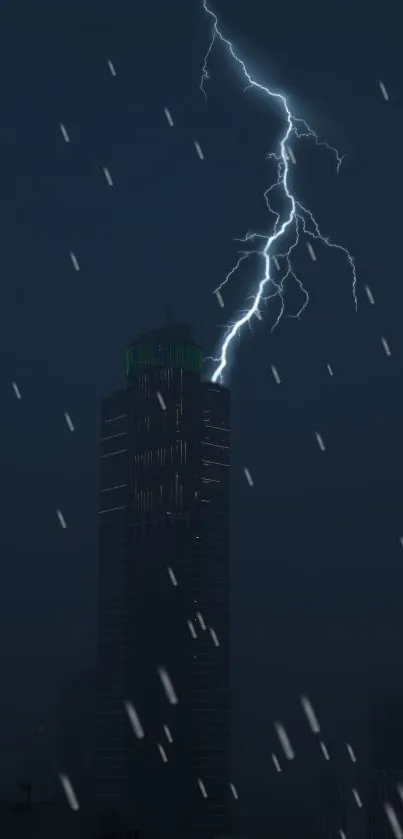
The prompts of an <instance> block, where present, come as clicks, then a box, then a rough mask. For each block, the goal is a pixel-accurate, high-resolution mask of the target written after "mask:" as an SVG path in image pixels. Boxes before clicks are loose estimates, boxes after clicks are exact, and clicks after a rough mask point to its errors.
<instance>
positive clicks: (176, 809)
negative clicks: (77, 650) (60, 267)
mask: <svg viewBox="0 0 403 839" xmlns="http://www.w3.org/2000/svg"><path fill="white" fill-rule="evenodd" d="M201 365H202V354H201V350H200V348H199V347H198V346H197V345H196V344H195V343H194V342H193V340H192V338H191V335H190V332H189V330H188V329H187V328H186V327H183V326H179V325H174V324H171V325H168V326H167V327H166V328H163V329H160V330H156V331H154V332H151V333H149V334H147V335H145V336H142V337H140V338H139V339H138V340H137V341H135V342H133V344H131V345H130V346H129V348H128V350H127V364H126V368H127V369H126V372H127V380H128V384H127V387H126V389H124V390H122V391H119V392H118V393H115V394H114V395H113V396H111V397H109V398H107V399H105V400H104V402H103V405H102V430H101V452H100V463H101V468H100V494H99V498H100V504H99V519H100V523H99V569H98V576H99V579H98V615H99V619H98V681H97V715H96V718H97V723H96V765H95V778H96V796H97V798H98V802H99V805H100V806H103V807H110V808H121V807H124V808H127V809H128V810H130V812H131V817H132V819H133V820H134V821H135V822H136V827H138V828H140V830H143V831H144V835H150V836H151V835H153V836H159V835H161V836H162V835H164V836H172V837H174V836H175V839H181V837H183V839H185V837H186V839H190V837H192V836H195V837H196V836H197V837H213V836H216V835H224V834H227V833H228V832H229V810H230V801H229V799H230V795H231V792H230V786H229V784H230V769H229V710H230V709H229V622H230V621H229V588H230V587H229V551H230V546H229V538H230V537H229V491H230V490H229V485H230V475H229V472H230V470H229V466H230V451H231V449H230V398H229V391H228V390H227V389H226V388H223V387H221V386H220V385H217V384H211V383H208V382H202V381H201ZM160 667H163V668H164V669H165V670H166V671H167V673H168V674H169V677H170V679H171V682H172V684H173V686H174V690H175V693H176V695H177V697H178V703H177V704H170V702H169V701H168V698H167V695H166V693H165V692H164V689H163V685H162V684H161V681H160V679H159V676H158V668H160ZM127 701H129V702H131V703H132V704H133V706H134V708H135V710H136V713H137V715H138V718H139V720H140V723H141V726H142V729H143V731H144V737H141V738H139V737H136V736H135V733H134V732H133V730H132V729H131V728H130V723H129V719H128V715H127V713H126V710H125V704H124V703H125V702H127Z"/></svg>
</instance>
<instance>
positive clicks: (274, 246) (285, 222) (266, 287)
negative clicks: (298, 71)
mask: <svg viewBox="0 0 403 839" xmlns="http://www.w3.org/2000/svg"><path fill="white" fill-rule="evenodd" d="M202 7H203V9H204V11H205V12H206V14H207V15H208V16H209V17H210V18H211V20H212V24H213V31H212V37H211V41H210V43H209V46H208V49H207V52H206V55H205V57H204V63H203V68H202V73H201V80H200V90H201V92H202V93H203V95H204V97H205V99H206V101H207V95H206V90H205V84H206V82H207V81H209V79H210V74H209V58H210V54H211V51H212V49H213V47H214V45H215V43H216V42H217V41H220V42H221V44H223V46H224V47H225V48H226V50H227V51H228V52H229V54H230V56H231V58H232V59H233V60H234V61H235V62H236V64H238V65H239V67H240V68H241V70H242V74H243V76H244V78H245V80H246V82H247V85H246V88H245V90H247V89H248V88H255V89H257V90H260V91H261V92H262V93H264V94H265V95H266V96H268V97H269V98H270V99H273V100H274V101H275V102H277V103H278V104H279V105H280V107H281V108H282V110H283V112H284V116H285V131H284V134H283V136H282V139H281V140H280V142H279V146H278V150H277V151H275V152H271V153H270V154H268V155H267V158H268V159H270V160H273V161H275V163H276V166H277V177H276V178H275V180H274V182H273V183H272V184H271V186H269V187H268V189H266V191H265V192H264V199H265V202H266V206H267V209H268V210H269V212H270V214H271V215H273V216H274V217H275V219H274V224H273V227H272V232H271V233H270V235H262V234H261V233H247V234H246V236H245V237H244V238H243V239H241V240H240V241H241V242H244V243H248V245H250V244H251V243H255V245H256V246H255V247H253V248H251V249H249V250H244V251H241V252H240V256H239V258H238V260H237V262H236V264H235V265H234V266H233V267H232V268H231V270H230V271H229V272H228V274H227V276H226V277H225V279H224V280H223V282H222V283H221V284H220V285H219V286H218V287H217V288H216V289H215V293H217V292H219V291H220V290H221V289H222V288H223V286H225V285H226V284H227V283H228V282H229V281H230V279H231V278H232V277H233V275H234V274H235V273H236V272H237V271H238V269H239V267H240V266H241V264H242V263H243V262H244V261H245V260H247V259H248V258H250V257H251V256H253V255H257V256H258V257H259V258H260V260H261V261H262V262H263V267H262V275H261V279H260V281H259V283H258V286H257V290H256V291H255V292H254V294H253V295H252V297H251V298H250V300H251V305H250V307H249V308H248V309H246V311H245V312H244V313H243V314H242V315H241V317H240V318H239V319H238V320H237V321H235V323H233V324H231V325H230V326H229V327H228V329H227V331H226V333H225V335H224V338H223V342H222V345H221V349H220V356H219V358H214V359H211V360H212V361H214V363H215V364H216V365H217V366H216V368H215V370H214V372H213V374H212V377H211V381H212V382H216V381H220V382H222V381H223V371H224V369H225V367H226V366H227V361H228V351H229V348H230V346H231V343H232V341H233V340H234V338H236V337H238V338H239V336H240V332H241V330H242V327H244V326H245V325H246V324H248V325H250V323H251V319H252V318H253V316H256V317H258V318H260V309H259V306H260V305H261V304H262V303H265V302H266V301H267V300H270V299H271V298H273V297H277V298H279V300H280V311H279V314H278V317H277V319H276V321H275V323H274V325H273V327H272V330H273V329H275V328H276V326H278V324H279V323H280V321H281V319H282V317H283V315H284V311H285V303H284V291H285V282H286V280H287V279H289V278H291V279H293V280H294V281H295V282H296V283H297V285H298V286H299V288H300V291H301V294H302V298H303V301H302V304H301V307H300V309H299V311H298V312H297V313H296V314H294V315H289V317H294V318H298V317H299V316H300V315H301V314H302V312H303V311H304V309H305V308H306V306H307V305H308V302H309V294H308V292H307V291H306V289H305V288H304V285H303V283H302V281H301V280H300V279H299V278H298V277H297V276H296V274H295V273H294V271H293V269H292V266H291V255H292V253H293V251H294V250H295V249H296V248H297V247H298V245H299V244H300V241H301V237H302V236H303V237H304V238H305V241H306V240H308V241H309V240H310V239H316V240H318V241H320V242H321V243H322V244H324V245H326V246H327V247H328V248H333V249H335V250H338V251H340V252H342V253H343V254H344V256H345V257H346V259H347V261H348V263H349V267H350V270H351V275H352V295H353V300H354V305H355V308H356V309H357V305H358V304H357V293H356V285H357V273H356V267H355V262H354V259H353V257H352V256H351V254H350V252H349V251H348V250H347V248H345V247H344V246H343V245H339V244H336V243H335V242H332V241H331V240H330V239H329V237H327V236H324V235H323V233H322V232H321V230H320V228H319V225H318V223H317V221H316V219H315V217H314V215H313V214H312V212H311V211H310V210H309V209H308V208H307V207H305V206H304V205H303V204H301V202H300V201H298V200H297V198H296V197H295V195H293V193H292V192H291V191H290V187H289V159H290V155H289V153H288V151H287V144H288V142H289V140H290V139H291V138H292V137H295V138H297V139H298V140H300V139H302V138H306V139H309V140H313V141H314V143H315V144H316V145H317V146H323V147H325V148H326V149H328V151H330V152H331V153H332V154H333V156H334V158H335V161H336V164H337V172H339V169H340V166H341V164H342V162H343V157H341V156H340V154H339V152H338V151H337V149H335V148H333V146H330V145H329V144H328V143H327V142H324V141H321V140H320V139H319V137H318V136H317V134H316V132H315V131H313V129H312V128H310V126H309V125H308V123H307V122H305V120H304V119H300V118H298V117H295V116H294V115H293V114H292V112H291V110H290V107H289V105H288V102H287V98H286V97H285V96H284V95H283V94H281V93H278V92H277V91H273V90H271V89H270V88H269V87H266V86H265V85H264V84H261V83H260V82H258V81H256V80H255V79H253V78H252V76H251V75H250V73H249V71H248V69H247V67H246V65H245V62H244V61H243V60H242V59H241V58H240V57H239V56H238V55H237V53H236V52H235V49H234V47H233V45H232V43H231V41H229V40H228V38H225V37H224V35H223V33H222V31H221V29H220V24H219V20H218V17H217V15H216V14H215V12H213V11H212V10H211V9H210V7H209V6H208V3H207V0H202ZM275 190H280V191H281V192H282V195H283V198H284V199H285V201H284V203H285V205H286V206H287V210H286V211H285V213H284V214H282V213H278V212H276V211H275V210H274V209H273V208H272V206H271V204H270V200H271V196H272V193H273V192H274V191H275ZM289 235H291V237H292V239H291V244H289V246H288V248H287V249H286V250H285V252H284V253H279V251H278V248H279V247H281V242H282V240H283V239H285V238H286V236H289ZM259 242H260V247H259V245H258V243H259ZM256 243H257V244H256ZM274 251H275V252H274ZM280 259H281V261H282V263H283V266H281V265H280V263H279V260H280ZM272 261H274V262H275V264H277V265H278V266H279V274H280V278H279V279H277V280H275V279H274V278H273V277H272V274H271V263H272Z"/></svg>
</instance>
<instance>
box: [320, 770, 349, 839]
mask: <svg viewBox="0 0 403 839" xmlns="http://www.w3.org/2000/svg"><path fill="white" fill-rule="evenodd" d="M348 809H349V808H348V790H347V788H346V783H345V779H344V778H343V775H342V773H341V772H340V771H339V769H338V768H337V767H336V768H334V767H333V766H330V765H329V766H328V767H327V766H326V767H324V768H323V774H322V783H321V798H320V814H321V830H320V835H321V837H322V839H340V836H341V834H340V830H342V831H343V832H344V834H345V835H347V834H348V831H347V813H348Z"/></svg>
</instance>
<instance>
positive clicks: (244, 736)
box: [0, 0, 403, 835]
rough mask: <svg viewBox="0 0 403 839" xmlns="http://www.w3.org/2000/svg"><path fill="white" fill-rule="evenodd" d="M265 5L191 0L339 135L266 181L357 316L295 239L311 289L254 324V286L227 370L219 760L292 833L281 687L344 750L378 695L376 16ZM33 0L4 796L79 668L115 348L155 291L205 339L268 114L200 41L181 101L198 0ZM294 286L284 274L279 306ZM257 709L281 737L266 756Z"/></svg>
mask: <svg viewBox="0 0 403 839" xmlns="http://www.w3.org/2000/svg"><path fill="white" fill-rule="evenodd" d="M35 5H36V4H35ZM278 5H279V4H277V3H268V2H260V0H234V2H227V3H224V2H221V3H218V2H217V3H216V4H215V6H214V9H215V10H216V11H217V13H218V14H219V16H220V21H221V24H222V27H223V29H224V31H225V33H226V35H227V36H228V37H231V39H233V42H234V44H235V45H236V48H237V50H238V52H239V53H240V54H241V55H242V57H243V58H244V60H245V61H246V62H247V64H248V66H249V68H250V70H251V71H252V72H253V73H254V74H255V75H256V76H257V78H258V79H259V80H260V81H262V82H263V83H266V84H270V85H271V86H272V87H275V88H276V89H279V90H280V91H281V92H282V93H284V94H286V95H287V97H289V102H290V105H291V106H292V108H293V111H294V113H296V114H297V115H298V116H300V117H302V118H304V119H306V120H308V122H309V123H310V124H311V126H312V127H313V128H315V130H316V131H317V132H318V134H319V135H320V137H321V138H325V139H326V140H327V141H328V142H329V143H330V144H331V145H333V146H337V148H338V149H339V150H340V152H341V153H345V154H346V160H345V161H344V162H343V165H342V167H341V169H340V173H339V175H336V173H335V167H334V160H333V158H332V156H331V155H330V154H329V153H328V152H327V151H326V150H325V149H323V148H316V147H315V145H314V144H311V143H308V142H306V141H304V140H302V141H300V142H298V143H297V142H294V143H293V150H294V154H295V157H296V161H297V162H296V165H295V166H293V167H292V173H291V176H292V186H293V190H295V192H296V193H297V194H298V196H299V197H300V199H301V201H302V202H303V203H304V204H306V205H308V206H309V207H310V208H311V209H312V211H314V212H315V215H316V217H317V220H318V221H319V223H320V225H321V228H322V230H323V232H324V233H325V234H326V235H329V236H330V237H331V238H332V239H334V241H337V242H340V243H342V244H343V245H345V246H346V247H348V248H349V250H350V251H351V252H352V254H353V255H354V258H355V260H356V266H357V273H358V285H357V295H358V312H356V311H355V308H354V301H353V297H352V293H351V275H350V272H349V269H348V264H347V263H346V261H345V259H344V258H343V256H342V255H341V254H338V253H335V252H334V251H332V252H331V251H328V250H326V249H325V248H324V247H320V246H319V245H316V244H315V252H316V254H317V261H316V262H313V261H312V260H311V259H310V257H309V254H308V251H307V249H306V247H305V245H303V246H302V247H301V250H300V252H299V254H298V256H296V260H295V264H296V267H297V268H298V271H299V276H300V278H301V279H302V280H303V282H304V284H305V286H306V288H307V290H308V292H309V295H310V298H311V300H310V304H309V306H308V307H307V308H306V310H305V311H304V313H303V315H302V317H301V318H300V319H299V320H294V319H290V318H286V317H284V319H283V320H282V322H281V323H280V325H279V326H278V328H277V329H276V330H275V331H274V332H273V333H271V327H272V325H273V322H274V321H275V319H276V317H277V315H278V301H272V302H270V303H269V304H268V305H267V306H266V307H265V308H263V310H262V314H263V320H262V321H261V322H259V321H257V320H256V319H254V322H253V324H252V327H251V329H248V328H246V329H244V330H243V332H242V336H241V339H240V341H235V342H234V345H233V346H234V352H233V353H231V363H230V365H229V370H228V377H227V378H226V380H225V383H226V384H228V385H229V386H230V387H231V389H232V392H233V552H232V603H233V629H232V633H233V651H232V659H233V707H234V721H233V778H232V780H233V782H234V783H235V784H236V786H237V789H238V791H239V802H237V807H238V810H237V812H238V815H237V819H236V821H237V826H238V827H239V829H240V830H241V832H243V833H247V832H248V833H253V834H254V835H260V834H262V835H263V834H264V835H267V829H268V826H269V825H270V823H271V821H270V820H271V819H272V818H273V819H274V818H276V819H277V818H278V819H279V820H280V821H279V823H282V822H281V820H282V819H284V824H286V823H287V818H288V811H289V807H288V806H285V801H286V799H287V798H288V800H292V801H293V802H294V803H295V808H296V810H295V812H298V813H300V816H298V819H299V818H301V821H299V822H298V823H299V824H300V825H301V830H302V825H303V824H304V821H303V820H304V819H305V820H306V825H312V824H313V823H314V822H313V820H314V819H315V818H316V817H317V813H316V809H317V790H318V788H319V786H318V785H319V784H320V778H321V772H322V769H323V764H324V759H323V756H322V755H321V753H320V750H319V748H316V746H317V744H315V743H314V738H313V735H311V734H310V732H309V729H308V726H307V724H306V721H305V720H304V717H303V713H302V711H301V708H300V705H299V696H300V694H301V693H306V694H308V696H309V697H310V698H311V700H312V702H313V704H314V707H315V710H316V712H317V714H318V716H319V718H320V721H321V723H322V725H323V739H324V740H325V741H326V742H327V744H328V746H329V750H330V751H331V749H332V748H333V749H334V751H335V752H337V750H340V749H342V744H343V742H344V741H345V740H349V741H350V742H351V743H354V745H355V748H356V751H357V754H358V753H361V754H362V756H363V763H364V765H365V761H366V760H367V758H364V755H366V754H367V753H368V752H369V749H370V741H369V734H368V730H369V729H368V727H369V722H370V717H371V713H372V706H373V704H374V703H379V702H384V701H386V699H387V697H389V696H393V697H394V698H395V699H399V698H400V697H401V696H402V697H403V677H402V674H401V668H400V666H399V656H401V647H402V642H403V613H402V594H401V592H402V586H403V552H402V547H401V545H400V538H399V537H400V535H401V534H403V514H402V511H401V504H402V501H401V499H402V486H403V471H402V434H403V398H402V390H401V374H402V353H403V342H402V331H401V311H402V304H403V292H402V283H401V229H400V227H401V218H402V215H401V200H400V198H401V184H402V182H403V181H402V175H403V165H402V155H401V153H400V145H401V136H402V129H403V117H402V98H401V85H399V81H398V79H399V75H400V77H401V64H402V43H401V36H400V35H399V14H401V12H400V13H399V12H398V5H397V3H396V4H395V5H390V6H388V3H385V2H383V3H382V4H379V5H378V6H374V5H372V6H371V7H369V5H368V4H366V5H365V7H364V6H363V5H360V4H359V0H348V2H347V0H343V2H341V3H340V2H337V3H335V2H334V0H332V2H330V0H328V2H327V3H325V2H323V3H322V4H321V5H320V4H319V2H318V3H317V5H314V6H313V5H312V4H311V5H309V4H308V5H307V4H305V3H303V4H302V3H299V2H297V0H294V5H293V4H292V3H291V2H287V3H285V4H283V5H282V10H281V11H279V10H278V8H277V7H278ZM49 6H50V7H51V8H48V9H46V7H45V6H42V7H39V6H38V7H37V8H36V9H35V8H34V7H33V5H31V4H30V3H29V2H28V0H19V2H16V4H15V6H13V7H12V11H10V12H8V11H7V9H4V8H3V11H2V12H1V16H0V41H1V48H0V77H1V79H2V83H1V93H0V100H1V121H0V143H1V163H0V165H1V169H2V177H1V189H0V213H1V233H2V236H1V264H2V270H1V273H2V283H1V297H2V300H1V310H0V312H1V332H0V335H1V381H2V411H1V436H2V443H3V445H2V446H1V449H0V459H1V460H0V469H1V477H2V498H1V510H2V516H1V529H0V538H1V558H2V561H1V566H0V567H1V579H0V596H1V608H0V620H1V629H0V660H1V662H2V690H1V698H0V743H1V748H0V754H1V761H0V763H1V767H0V781H1V796H0V797H3V798H4V797H6V796H9V795H11V794H12V788H13V785H14V784H15V782H16V781H18V780H19V779H20V776H21V775H23V774H24V773H25V774H26V772H27V771H28V770H27V766H30V765H32V761H36V762H37V755H38V754H39V752H38V749H40V750H42V751H41V754H42V758H43V759H42V761H41V766H42V768H41V774H40V776H39V775H38V780H39V781H40V783H41V784H42V785H43V788H44V789H45V787H46V788H47V786H49V785H50V781H49V778H50V772H52V771H54V770H55V769H57V766H56V765H55V760H56V759H55V757H54V738H55V736H56V731H57V725H58V723H57V718H58V717H57V715H58V705H59V701H60V691H61V690H62V688H63V684H64V683H65V682H66V680H69V679H70V678H71V677H73V676H74V674H75V673H76V672H78V671H81V670H86V669H91V668H92V667H93V664H94V657H95V628H96V550H97V491H98V486H97V480H98V453H97V452H98V449H97V447H98V431H99V415H100V401H101V398H102V397H103V396H105V395H108V394H109V393H111V392H112V391H113V390H114V389H117V388H119V387H121V386H123V385H124V374H125V370H124V355H125V346H126V344H127V343H128V342H129V341H130V340H131V339H132V338H133V337H135V336H136V335H137V334H138V333H140V332H142V331H146V330H147V329H149V328H154V327H156V326H159V325H160V324H161V323H162V322H163V319H164V308H165V307H166V306H167V305H168V304H169V305H171V306H172V307H173V309H174V312H175V313H176V315H177V317H178V318H179V319H182V320H185V321H187V322H189V323H191V324H192V325H193V326H194V330H195V336H196V338H197V339H198V340H199V341H200V342H201V343H202V346H203V349H204V351H205V354H206V355H209V354H211V353H212V354H215V353H216V352H217V350H218V349H219V342H220V339H221V338H222V335H223V333H224V331H225V327H226V324H227V323H228V321H230V320H231V319H232V318H233V317H234V316H236V315H237V313H238V312H239V311H240V310H241V309H243V308H244V306H245V299H246V298H247V297H248V295H250V294H251V293H252V291H253V290H254V289H255V288H256V284H257V281H258V269H259V266H258V264H257V263H255V262H252V261H251V262H250V263H247V265H246V266H245V269H244V271H243V272H242V273H241V274H239V276H238V277H236V278H234V279H233V281H232V284H231V285H230V286H228V289H226V290H225V294H223V296H224V298H225V308H224V309H221V308H220V307H219V305H218V303H217V300H216V298H215V297H214V296H213V294H212V292H213V290H214V289H215V288H216V287H217V285H218V284H219V283H220V282H221V281H222V279H223V278H224V276H225V274H226V273H227V271H228V270H229V269H230V268H231V266H232V264H233V263H234V261H235V260H236V258H237V251H238V250H239V249H240V248H242V246H241V245H240V244H239V243H238V242H236V241H234V239H235V237H242V236H243V235H244V234H245V233H247V232H248V231H249V230H252V229H254V230H259V231H261V232H267V231H269V230H270V224H271V223H272V220H271V219H270V218H269V216H268V214H267V211H266V209H265V205H264V201H263V198H262V194H263V191H264V189H265V188H267V186H269V185H270V182H271V180H272V178H273V165H272V163H270V161H268V160H267V159H266V156H267V153H268V152H271V151H273V150H275V149H276V144H277V143H278V139H279V137H280V136H281V131H282V130H283V129H284V121H283V115H282V112H281V109H280V108H278V107H276V106H275V105H274V106H273V105H272V104H270V103H267V101H266V100H265V99H264V98H263V97H262V96H260V95H257V94H256V93H253V92H252V93H251V92H245V93H244V92H243V88H244V86H245V84H244V81H243V80H242V78H241V77H240V74H239V72H238V71H237V70H236V69H235V68H234V65H233V64H232V63H231V62H230V61H229V59H228V55H227V54H226V53H225V50H224V48H223V47H222V46H221V45H219V44H217V45H216V47H215V49H214V52H213V53H212V56H211V65H210V72H211V81H210V82H209V83H208V86H207V93H208V103H207V104H206V103H205V101H204V98H203V96H202V94H201V92H200V90H199V83H200V72H201V67H202V64H203V58H204V53H205V51H206V48H207V46H208V43H209V38H210V34H211V21H210V20H209V19H208V18H207V17H206V15H205V14H204V13H203V12H202V10H201V8H200V6H199V4H198V2H197V0H186V2H180V3H179V2H175V0H172V2H162V0H158V2H156V0H154V2H152V3H150V4H148V3H142V4H141V3H140V2H135V3H133V2H126V0H114V2H113V3H112V0H102V2H95V0H81V3H80V4H79V8H77V9H76V10H73V9H72V6H71V4H69V3H68V0H54V1H53V2H52V3H51V4H50V3H49ZM142 7H143V8H142ZM333 7H334V8H333ZM400 24H401V21H400ZM109 60H110V61H112V62H113V65H114V67H115V68H116V76H113V75H112V74H111V72H110V69H109V67H108V61H109ZM399 71H400V72H399ZM379 80H382V82H383V83H384V85H385V87H386V89H387V92H388V94H389V101H386V100H385V99H384V98H383V96H382V93H381V90H380V87H379ZM164 107H167V108H169V111H170V113H171V114H172V118H173V120H174V127H172V128H171V127H170V126H169V125H168V122H167V120H166V117H165V115H164ZM60 123H63V124H64V126H65V127H66V130H67V132H68V135H69V138H70V142H69V143H66V142H65V141H64V139H63V136H62V133H61V130H60V127H59V126H60ZM195 140H197V141H198V142H199V143H200V146H201V148H202V150H203V152H204V160H202V161H201V160H200V159H199V158H198V156H197V154H196V151H195V147H194V141H195ZM103 167H107V168H108V170H109V172H110V174H111V176H112V179H113V186H112V187H110V186H109V185H108V183H107V182H106V179H105V176H104V174H103ZM70 251H72V252H73V253H74V254H75V255H76V258H77V260H78V263H79V266H80V271H79V272H77V271H75V270H74V267H73V264H72V261H71V259H70V255H69V253H70ZM366 285H367V286H369V288H370V289H371V292H372V295H373V298H374V301H375V305H371V303H370V302H369V300H368V297H367V294H366V292H365V286H366ZM298 302H299V298H298V297H296V295H295V290H294V289H293V288H292V285H291V286H290V289H289V293H288V294H286V311H285V314H293V313H294V312H295V309H296V307H297V308H298ZM382 336H383V337H385V338H386V340H387V343H388V345H389V347H390V352H391V355H390V357H389V356H387V354H386V353H385V350H384V348H383V346H382V341H381V339H382ZM327 364H330V365H331V368H332V370H333V373H334V375H333V377H331V376H330V375H329V373H328V370H327ZM271 365H275V367H276V368H277V370H278V373H279V376H280V378H281V384H280V385H278V384H277V383H276V382H275V380H274V377H273V375H272V372H271ZM209 371H210V372H211V369H210V368H209V366H208V365H206V373H208V372H209ZM13 381H14V382H16V383H17V385H18V388H19V390H20V393H21V397H22V398H21V399H20V400H19V399H17V398H16V395H15V393H14V391H13V387H12V382H13ZM65 412H68V413H69V415H70V416H71V419H72V421H73V423H74V426H75V431H74V432H73V433H71V432H70V431H69V429H68V427H67V424H66V421H65V418H64V413H65ZM315 432H319V433H320V434H321V435H322V437H323V440H324V443H325V445H326V450H325V451H324V452H322V451H320V448H319V447H318V444H317V441H316V438H315ZM245 466H246V467H247V468H248V469H249V470H250V473H251V475H252V477H253V481H254V485H253V487H250V486H249V485H248V483H247V481H246V479H245V475H244V472H243V469H244V467H245ZM57 509H60V510H61V511H62V513H63V515H64V517H65V520H66V523H67V527H66V529H63V528H62V527H61V526H60V523H59V521H58V518H57V513H56V511H57ZM144 643H146V639H145V641H144ZM276 719H279V720H281V721H282V722H283V723H284V725H285V726H286V728H287V731H288V732H289V735H290V737H291V739H292V741H293V744H294V746H295V750H296V754H297V759H296V761H295V765H293V766H291V767H290V768H289V767H288V765H287V766H284V772H283V773H282V774H281V775H278V774H276V772H275V770H274V767H273V765H272V762H271V757H270V754H271V752H272V751H273V750H276V752H277V753H278V754H279V756H280V755H281V749H280V748H279V746H278V743H277V742H276V735H275V733H274V729H273V722H274V721H275V720H276ZM39 726H44V727H45V733H44V735H41V737H42V741H41V743H39V741H38V735H37V729H38V727H39ZM360 750H361V751H360ZM283 763H284V759H283ZM345 763H347V758H346V759H345ZM35 765H36V764H35ZM346 768H347V766H346ZM287 772H288V773H289V777H288V778H287ZM357 772H358V774H357V784H359V782H360V775H359V771H358V770H357ZM299 773H300V774H299ZM302 776H303V779H304V780H303V782H302ZM362 783H363V780H362ZM298 808H299V809H298Z"/></svg>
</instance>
